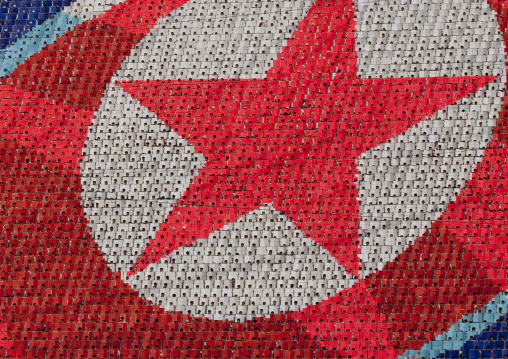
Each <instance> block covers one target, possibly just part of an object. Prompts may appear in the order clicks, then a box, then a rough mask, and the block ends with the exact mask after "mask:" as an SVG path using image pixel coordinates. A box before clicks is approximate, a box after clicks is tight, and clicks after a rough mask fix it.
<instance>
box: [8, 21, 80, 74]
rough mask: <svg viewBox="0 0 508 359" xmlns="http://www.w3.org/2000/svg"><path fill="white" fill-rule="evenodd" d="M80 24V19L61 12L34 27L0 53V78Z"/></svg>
mask: <svg viewBox="0 0 508 359" xmlns="http://www.w3.org/2000/svg"><path fill="white" fill-rule="evenodd" d="M82 22H83V20H81V19H78V18H75V17H72V16H69V15H68V14H66V13H63V12H61V13H58V14H56V15H54V16H53V17H52V18H50V19H48V20H46V21H45V22H44V23H43V24H41V25H38V26H35V27H34V29H33V30H32V31H30V32H28V33H27V34H25V35H24V36H23V37H22V38H20V39H19V40H18V41H17V42H16V43H15V44H13V45H11V46H9V47H8V48H6V49H4V50H1V51H0V77H5V76H8V75H9V74H10V73H11V72H12V71H14V70H15V69H16V67H17V66H18V65H19V64H22V63H23V62H25V60H26V59H27V58H29V57H30V56H33V55H35V54H36V53H37V52H39V51H41V50H42V49H43V48H44V47H45V46H47V45H49V44H52V43H54V42H55V41H56V39H57V38H58V37H59V36H61V35H63V34H64V33H66V32H67V31H69V30H72V29H73V28H74V27H76V25H78V24H80V23H82Z"/></svg>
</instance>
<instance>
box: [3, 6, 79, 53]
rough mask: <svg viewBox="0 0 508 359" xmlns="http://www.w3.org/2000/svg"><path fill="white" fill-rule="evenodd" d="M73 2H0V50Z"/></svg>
mask: <svg viewBox="0 0 508 359" xmlns="http://www.w3.org/2000/svg"><path fill="white" fill-rule="evenodd" d="M73 2H74V0H39V1H31V0H27V1H19V0H0V50H1V49H5V48H6V47H8V46H9V45H12V44H14V43H15V42H16V40H17V39H18V38H20V37H22V36H23V35H25V34H26V33H27V32H29V31H30V30H32V29H33V28H34V27H35V26H37V25H40V24H42V23H43V22H44V21H46V20H48V19H49V18H50V17H51V16H53V15H55V14H56V13H58V12H60V11H61V10H62V8H63V7H65V6H68V5H70V4H72V3H73Z"/></svg>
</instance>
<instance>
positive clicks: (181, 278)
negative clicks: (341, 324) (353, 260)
mask: <svg viewBox="0 0 508 359" xmlns="http://www.w3.org/2000/svg"><path fill="white" fill-rule="evenodd" d="M248 4H251V5H249V6H247V5H248ZM311 4H312V2H308V1H283V0H278V1H264V0H263V1H259V2H256V3H248V2H247V3H246V2H240V1H233V2H231V1H225V0H222V1H219V2H214V1H211V0H205V1H191V2H188V3H186V4H185V5H183V6H182V7H181V8H180V9H178V10H177V11H175V12H174V13H173V14H172V15H171V16H169V17H167V18H166V19H163V20H161V21H160V22H159V24H158V25H157V26H156V27H155V29H154V30H153V31H152V32H151V33H150V34H149V35H148V36H147V37H146V38H145V39H144V40H142V41H141V42H140V44H139V45H138V46H137V47H136V49H135V50H134V51H133V53H132V55H131V56H129V57H128V59H127V60H126V61H125V62H124V63H123V64H122V69H121V70H120V71H119V72H118V74H117V75H116V76H115V78H114V79H113V80H112V82H111V84H110V85H108V88H107V90H106V92H105V95H104V97H103V99H102V104H101V108H100V110H99V111H98V112H97V114H96V116H95V119H94V121H93V124H92V126H90V129H89V136H88V140H87V143H86V147H85V149H84V162H83V165H82V172H81V178H82V179H81V181H82V187H83V192H82V199H83V205H84V207H85V214H86V217H87V219H88V222H89V227H90V230H91V233H92V236H93V238H94V240H95V241H96V242H97V244H98V246H99V248H100V249H101V250H102V252H103V253H104V257H105V259H106V260H107V262H108V264H109V266H110V268H111V269H112V270H113V271H117V272H120V273H122V278H123V280H124V281H126V282H127V283H129V284H130V285H131V286H132V287H133V288H134V289H135V290H136V291H138V292H139V293H140V295H142V296H143V297H145V298H146V299H147V300H149V301H151V302H152V303H153V304H155V305H158V306H160V307H162V308H164V309H165V310H168V311H179V312H183V313H186V314H191V315H193V316H200V317H208V318H213V319H220V320H234V321H245V320H248V319H250V318H252V317H264V316H269V315H271V314H277V313H281V312H285V311H298V310H301V309H303V308H305V307H306V306H308V305H311V304H315V303H318V302H319V301H322V300H324V299H326V298H328V297H331V296H334V295H335V294H336V293H337V292H338V291H340V290H342V289H346V288H350V287H351V286H352V285H353V284H354V283H356V282H357V280H355V279H352V276H351V275H348V274H347V273H346V272H345V271H344V269H343V268H341V267H340V266H339V265H338V263H337V261H336V260H335V259H334V258H333V257H332V256H331V255H330V254H329V253H328V252H327V251H325V250H323V249H322V248H321V247H320V246H318V245H317V244H316V243H315V242H314V241H312V240H311V239H309V238H305V237H304V236H303V233H302V232H300V231H298V230H296V229H295V228H294V226H293V224H292V223H291V222H290V221H288V219H287V218H286V217H285V216H284V215H283V214H281V213H279V212H277V211H275V210H274V209H273V208H272V207H271V206H264V207H262V208H260V209H258V210H256V211H254V212H252V213H250V214H248V215H247V216H244V217H243V218H242V219H241V220H239V221H237V222H235V223H233V224H231V225H228V226H227V227H224V228H223V229H222V230H220V231H218V232H216V233H213V234H211V235H210V236H209V237H208V238H202V239H200V240H198V241H196V242H195V243H194V244H193V245H191V246H189V247H185V248H180V249H178V250H177V251H175V252H173V253H172V254H171V255H170V256H168V257H167V258H164V259H163V260H162V261H161V262H160V263H158V264H152V265H150V266H149V267H148V268H147V269H145V270H143V271H142V272H140V273H137V274H136V275H134V276H131V277H127V272H129V270H130V268H131V266H132V265H133V264H134V263H135V261H136V259H137V258H138V257H139V256H140V255H141V253H142V252H143V250H144V249H145V248H146V246H147V245H148V243H149V241H150V239H152V238H153V237H154V235H155V233H156V232H157V230H158V229H159V226H160V224H161V223H162V222H163V221H164V220H165V218H166V217H167V215H168V214H169V213H170V211H171V209H172V208H173V206H174V205H175V203H176V202H177V200H178V198H179V197H180V196H181V195H182V194H183V193H184V192H185V190H186V189H187V187H188V185H189V183H190V181H191V180H192V178H193V177H194V176H196V175H197V173H198V171H199V169H201V168H203V166H204V165H205V160H204V157H203V155H202V154H200V153H197V152H196V151H195V149H194V147H193V146H191V145H189V144H188V143H187V142H186V141H185V140H184V139H183V138H181V137H180V136H178V135H177V134H176V133H175V132H173V131H171V130H170V129H168V128H167V127H166V126H165V125H164V124H162V122H161V121H160V120H159V119H158V118H157V117H156V116H155V115H154V114H153V113H150V112H149V111H147V110H146V109H145V108H144V107H143V106H141V105H140V104H139V103H138V102H137V101H136V100H135V99H133V98H132V97H130V96H129V95H128V94H126V93H125V92H123V91H122V89H121V88H119V87H117V86H115V85H114V83H115V82H116V81H118V80H129V79H141V80H152V79H165V80H172V79H189V78H261V77H264V75H265V74H266V71H267V70H268V68H269V67H270V66H271V65H272V63H273V61H274V59H275V58H276V56H277V54H278V53H279V52H280V50H281V48H282V46H284V45H285V40H286V39H287V38H289V37H290V35H291V33H292V31H294V29H295V28H296V26H297V24H298V23H299V22H300V21H301V19H303V18H304V17H305V14H306V13H307V11H308V9H309V8H310V6H311ZM484 4H486V3H484V2H481V1H476V0H466V1H462V0H461V1H459V0H449V1H447V2H445V3H444V5H443V6H445V7H446V9H448V10H449V11H448V12H447V14H446V17H445V18H441V17H440V16H441V15H440V13H439V12H438V13H437V14H435V16H434V15H433V14H434V13H435V11H434V8H435V6H436V5H435V4H433V2H432V1H430V0H414V1H411V2H409V1H402V2H393V1H391V2H388V1H386V0H383V1H381V2H379V1H376V2H368V1H367V2H362V3H359V4H357V8H358V9H357V10H358V12H357V18H358V25H357V33H356V45H357V49H358V75H359V76H361V77H364V78H369V77H371V78H384V77H411V76H414V77H429V76H443V75H446V74H447V75H452V76H471V75H475V76H476V75H497V76H498V80H497V81H496V82H495V83H491V84H489V85H487V86H486V87H485V88H483V89H481V90H480V91H478V92H477V93H476V94H473V95H471V96H469V97H467V98H464V99H462V100H460V101H459V102H458V103H457V104H455V105H453V106H448V107H447V108H446V109H444V110H442V111H439V112H438V113H436V114H435V116H434V117H433V118H431V119H428V120H426V121H423V122H421V123H420V124H418V125H417V126H414V127H413V128H411V129H409V130H408V131H406V133H404V134H402V135H400V136H398V137H396V138H394V139H392V140H390V141H389V142H387V143H385V144H381V145H379V146H378V147H376V148H374V149H372V150H370V151H368V152H366V153H364V154H363V155H362V156H361V157H360V158H358V160H357V166H358V169H359V171H360V173H361V176H360V177H359V178H358V181H357V187H358V195H359V197H358V200H359V201H360V203H361V206H360V227H361V228H360V229H361V237H362V238H361V239H362V243H361V255H360V257H361V260H362V262H363V264H364V268H365V269H364V271H363V272H362V275H361V278H365V277H366V276H367V275H369V274H371V273H373V272H375V271H377V270H380V269H382V268H383V267H384V266H385V265H386V264H387V263H389V262H391V261H393V260H394V259H395V257H396V256H397V255H398V254H400V253H402V252H403V251H404V250H405V249H406V248H407V247H408V246H409V245H411V243H413V242H414V241H415V240H416V239H417V238H418V237H419V236H421V235H422V234H424V233H425V231H427V230H428V229H429V228H430V226H431V225H432V223H433V222H434V221H435V220H436V219H437V218H438V217H439V216H440V215H441V214H442V213H443V211H444V210H445V209H446V206H447V205H448V204H449V203H451V202H453V201H454V200H455V198H456V196H457V195H458V193H459V192H460V190H461V189H462V188H463V187H464V185H465V183H466V181H467V180H468V179H470V178H471V174H472V173H473V172H474V169H475V167H476V165H477V164H478V163H479V162H480V161H481V158H482V156H483V154H484V150H485V148H486V147H487V145H488V143H489V142H490V140H491V138H492V130H493V128H494V126H495V125H496V122H497V118H498V114H499V112H500V109H501V101H502V98H503V96H504V90H505V82H506V76H505V63H504V43H503V41H502V36H501V34H500V32H499V29H498V28H497V21H496V19H495V15H494V13H493V12H492V11H491V9H490V8H489V7H488V6H485V5H484ZM213 7H216V8H215V9H214V8H213ZM422 8H423V9H426V10H425V11H423V12H422V10H420V9H422ZM466 8H467V9H468V11H471V12H470V14H471V16H473V17H474V18H475V19H481V21H480V20H477V21H471V18H470V16H469V15H467V14H466V15H464V14H463V13H462V12H461V9H466ZM217 10H222V11H223V12H225V14H226V15H224V16H222V17H220V16H219V17H218V16H216V12H215V11H217ZM425 12H427V13H428V16H423V14H424V13H425ZM468 14H469V13H468ZM267 16H268V17H267ZM198 19H200V21H198ZM242 19H243V20H242ZM245 19H247V20H245ZM266 19H269V20H270V21H266ZM408 19H415V23H410V24H408V23H407V20H408ZM201 20H202V21H201ZM452 20H453V21H452ZM243 21H247V23H248V24H250V23H252V24H253V26H254V24H256V23H258V24H263V25H262V26H260V27H259V28H258V29H257V32H252V31H251V30H250V27H249V26H241V27H240V25H239V24H241V23H242V22H243ZM418 21H423V22H422V23H419V22H418ZM190 24H195V25H196V26H191V25H190ZM228 24H229V25H230V27H229V29H231V30H230V31H231V33H225V32H226V30H225V29H228V27H227V25H228ZM443 24H448V27H450V28H452V29H448V28H446V26H445V25H443ZM415 26H416V27H417V30H415ZM453 26H455V27H456V28H459V29H460V30H461V31H455V30H457V29H455V30H454V28H453ZM420 27H421V28H420ZM218 29H222V30H220V31H219V30H218ZM215 30H217V33H213V31H215ZM417 31H419V32H421V33H422V34H424V35H425V38H424V37H421V36H420V37H419V36H417V35H416V34H417V33H418V32H417ZM424 31H427V32H424ZM247 32H249V33H247ZM268 33H273V34H279V35H277V36H274V37H272V38H264V37H263V36H264V35H266V34H268ZM280 34H282V35H280ZM247 35H248V36H247ZM258 35H259V36H258ZM383 35H384V36H383ZM427 35H428V36H427ZM256 36H258V38H257V39H256ZM241 39H243V40H241ZM445 40H446V41H445ZM477 40H479V41H477ZM185 41H190V42H191V43H192V47H190V46H188V47H185V46H183V44H185ZM194 42H195V43H196V44H195V45H194ZM486 42H488V43H489V45H490V47H489V48H482V47H481V46H480V47H477V45H475V44H478V43H480V44H484V43H486ZM254 43H255V44H256V45H260V46H256V50H255V51H257V52H255V53H254V52H253V51H254V50H253V49H254V47H253V44H254ZM216 44H220V45H221V46H213V45H216ZM182 48H185V49H186V52H188V53H189V54H187V53H185V54H184V53H183V50H182ZM220 49H225V50H227V51H229V52H232V53H231V54H229V55H231V56H230V57H224V56H225V55H224V54H221V53H219V52H220ZM411 49H413V50H411ZM200 54H204V55H203V56H207V57H206V58H205V61H200V60H201V57H200V56H201V55H200ZM441 54H443V56H444V57H443V58H442V57H440V55H441ZM468 54H470V55H468ZM223 55H224V56H223ZM410 55H411V56H410ZM418 55H420V56H418ZM467 56H473V57H472V58H471V60H470V61H469V59H468V58H467ZM217 59H218V60H217ZM196 66H197V68H196ZM413 151H416V152H418V154H419V157H418V161H415V156H414V153H415V152H413ZM431 174H435V177H436V178H435V179H434V178H430V177H429V176H431ZM388 209H390V212H388Z"/></svg>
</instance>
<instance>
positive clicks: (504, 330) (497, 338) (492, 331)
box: [438, 313, 508, 359]
mask: <svg viewBox="0 0 508 359" xmlns="http://www.w3.org/2000/svg"><path fill="white" fill-rule="evenodd" d="M461 352H462V353H461ZM438 358H446V359H452V358H453V359H454V358H464V359H482V358H495V359H498V358H499V359H504V358H508V313H507V314H504V315H503V316H501V317H500V318H499V319H498V320H497V321H496V322H495V323H492V324H491V325H490V326H489V327H488V328H487V329H485V330H484V331H483V332H482V333H480V334H477V335H475V336H474V337H472V338H470V340H468V341H467V342H465V343H464V345H463V346H462V348H461V349H460V351H459V350H445V351H444V352H443V353H441V354H440V355H439V357H438Z"/></svg>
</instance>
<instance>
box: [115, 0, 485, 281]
mask: <svg viewBox="0 0 508 359" xmlns="http://www.w3.org/2000/svg"><path fill="white" fill-rule="evenodd" d="M346 9H347V11H344V7H343V6H323V4H322V3H320V4H318V5H316V4H314V6H313V7H312V9H311V10H310V11H309V14H308V16H307V19H306V20H305V21H302V22H301V23H300V25H299V27H298V29H297V31H295V33H294V35H293V37H292V39H291V40H289V41H288V44H287V46H286V47H284V49H283V51H282V53H281V54H280V55H279V57H278V59H277V60H276V61H275V63H274V64H273V66H272V67H271V68H270V69H269V71H268V74H267V76H266V78H263V79H252V80H217V81H201V80H188V81H136V82H123V83H121V84H119V85H120V86H122V88H123V89H124V91H126V92H128V93H130V94H131V95H132V96H133V97H134V98H136V99H137V100H138V101H139V102H140V103H141V104H142V105H143V106H145V107H146V108H147V109H148V110H149V111H152V112H154V113H155V114H157V116H158V117H159V118H160V119H161V120H162V121H163V122H164V123H166V124H167V125H168V126H169V127H171V128H172V129H173V130H174V131H176V132H177V133H178V134H179V135H181V136H182V137H183V138H185V139H187V140H188V142H189V143H191V144H192V145H194V146H196V151H198V152H201V153H203V154H204V155H205V157H206V159H207V163H206V166H205V168H203V169H202V170H200V171H199V174H198V175H197V176H196V177H195V178H194V181H193V183H192V184H191V185H190V187H189V188H188V190H187V191H186V192H185V194H184V195H183V196H182V198H181V199H180V200H179V202H178V203H177V205H176V206H175V207H174V208H173V210H172V211H171V213H170V214H169V216H168V217H167V220H166V222H165V223H164V224H162V225H161V228H160V230H159V232H158V233H157V234H156V236H155V238H153V239H152V240H151V242H150V244H149V246H148V247H147V248H146V249H145V250H144V252H143V254H142V255H141V256H140V257H138V260H137V262H136V263H135V264H134V266H133V267H132V269H131V271H130V273H128V275H133V274H135V273H137V272H139V271H142V270H143V269H145V268H147V267H148V265H149V264H150V263H157V262H158V261H159V260H160V259H161V258H163V257H165V256H167V255H169V254H171V252H173V251H174V250H175V249H177V248H178V247H181V246H187V245H190V244H191V243H193V242H194V241H196V240H198V239H201V238H208V236H209V235H210V234H211V233H213V232H215V231H217V230H219V229H221V228H222V227H223V226H225V225H226V224H228V223H230V222H234V221H236V220H238V219H239V218H240V217H241V216H242V215H245V214H246V213H248V212H251V211H253V210H255V209H257V208H259V207H260V206H262V205H264V204H268V203H273V206H274V207H275V209H277V210H278V211H280V212H282V213H284V214H285V215H286V216H287V217H288V218H289V219H290V220H291V221H292V222H293V223H294V224H295V225H296V227H297V228H298V229H300V230H301V231H303V232H304V234H305V236H307V237H309V238H312V239H313V240H314V241H315V242H317V243H318V244H320V245H321V246H322V247H323V248H325V249H326V250H328V251H329V252H330V254H331V255H332V256H333V257H335V258H336V259H337V261H338V263H339V264H340V265H342V266H343V267H344V268H346V269H347V270H348V271H350V272H352V273H353V274H354V275H358V271H359V270H360V269H361V262H360V260H359V258H358V256H357V255H358V254H359V253H360V249H359V245H360V244H361V243H360V238H359V235H358V229H359V228H358V225H359V212H358V211H359V206H358V201H357V195H358V193H357V189H356V187H355V180H356V172H355V168H356V164H355V161H356V159H357V158H358V157H359V156H360V155H361V154H362V153H364V152H365V151H368V150H370V149H372V148H374V147H376V146H378V145H379V144H381V143H383V142H386V141H388V140H389V139H391V138H393V137H395V136H398V135H400V134H402V133H404V132H405V131H406V130H407V129H408V128H410V127H412V126H415V125H416V124H417V123H419V122H420V121H422V120H425V119H426V118H430V117H431V116H432V115H433V114H434V113H435V112H436V111H438V110H441V109H443V108H444V107H446V106H448V105H451V104H453V103H455V102H457V101H458V100H460V99H461V98H463V97H465V96H467V95H469V94H471V93H473V92H475V91H477V90H479V89H480V88H482V87H483V86H484V85H485V84H486V83H488V82H489V81H493V80H494V79H495V77H488V76H481V77H442V78H397V79H362V78H360V77H358V76H357V75H356V71H357V68H356V64H357V54H356V51H355V46H354V44H355V40H354V26H355V20H354V11H353V8H352V6H349V7H346Z"/></svg>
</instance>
